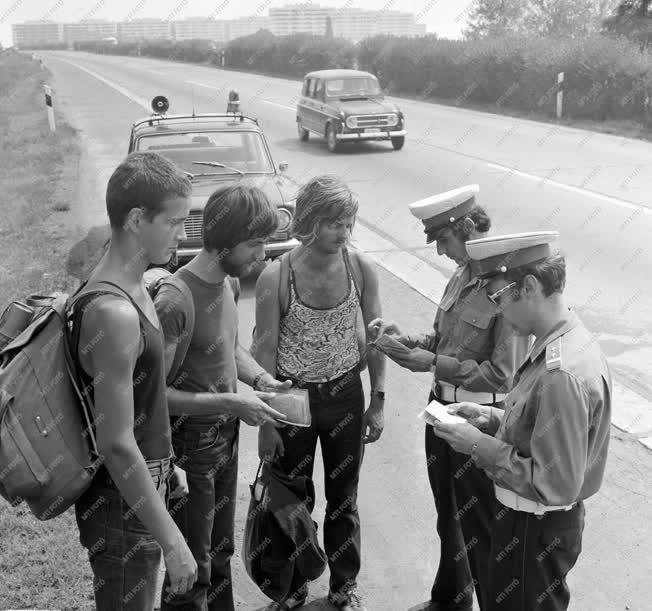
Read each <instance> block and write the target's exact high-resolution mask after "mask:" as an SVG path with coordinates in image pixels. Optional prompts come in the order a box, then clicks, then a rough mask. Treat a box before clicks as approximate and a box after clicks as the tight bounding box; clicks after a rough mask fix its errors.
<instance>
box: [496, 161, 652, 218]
mask: <svg viewBox="0 0 652 611" xmlns="http://www.w3.org/2000/svg"><path fill="white" fill-rule="evenodd" d="M485 165H486V166H487V167H489V168H492V169H494V170H500V171H502V172H507V173H508V174H514V175H515V176H520V177H521V178H526V179H528V180H534V181H536V182H539V183H542V184H546V185H552V186H553V187H557V188H559V189H564V190H565V191H570V192H571V193H576V194H579V195H583V196H585V197H593V198H595V199H599V200H601V201H604V202H607V203H609V204H614V205H616V206H621V207H622V208H628V209H630V210H642V211H643V213H644V214H652V209H650V208H647V207H645V206H642V205H641V204H635V203H633V202H628V201H626V200H624V199H618V198H617V197H612V196H611V195H604V194H603V193H598V192H597V191H590V190H588V189H582V188H581V187H573V186H572V185H567V184H565V183H563V182H557V181H556V180H550V179H549V178H546V177H545V176H537V175H536V174H528V173H527V172H522V171H521V170H515V169H514V168H510V167H508V166H505V165H499V164H497V163H489V162H485Z"/></svg>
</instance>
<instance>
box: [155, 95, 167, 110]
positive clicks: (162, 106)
mask: <svg viewBox="0 0 652 611" xmlns="http://www.w3.org/2000/svg"><path fill="white" fill-rule="evenodd" d="M168 108H170V102H168V99H167V98H166V97H165V96H164V95H157V96H156V97H155V98H154V99H153V100H152V110H153V111H154V112H155V113H157V114H159V115H164V114H165V113H166V112H167V111H168Z"/></svg>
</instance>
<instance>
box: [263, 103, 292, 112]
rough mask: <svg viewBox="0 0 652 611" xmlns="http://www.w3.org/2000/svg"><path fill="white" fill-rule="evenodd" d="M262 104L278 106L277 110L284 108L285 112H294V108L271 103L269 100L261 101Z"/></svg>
mask: <svg viewBox="0 0 652 611" xmlns="http://www.w3.org/2000/svg"><path fill="white" fill-rule="evenodd" d="M261 102H263V103H264V104H271V105H272V106H278V107H279V108H285V109H287V110H291V111H293V112H294V111H295V110H296V108H293V107H292V106H286V105H285V104H279V103H278V102H271V101H270V100H261Z"/></svg>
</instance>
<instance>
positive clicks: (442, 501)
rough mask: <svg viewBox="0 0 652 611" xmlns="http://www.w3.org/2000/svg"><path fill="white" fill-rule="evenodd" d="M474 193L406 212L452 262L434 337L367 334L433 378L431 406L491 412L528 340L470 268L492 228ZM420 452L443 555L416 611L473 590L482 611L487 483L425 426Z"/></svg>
mask: <svg viewBox="0 0 652 611" xmlns="http://www.w3.org/2000/svg"><path fill="white" fill-rule="evenodd" d="M478 191H479V188H478V186H477V185H470V186H467V187H462V188H460V189H455V190H453V191H448V192H446V193H442V194H439V195H436V196H433V197H429V198H427V199H424V200H422V201H419V202H416V203H414V204H412V205H411V206H410V211H411V212H412V214H413V215H414V216H416V217H417V218H419V219H421V220H422V221H423V224H424V227H425V233H426V236H427V243H428V244H431V243H432V242H437V253H438V254H439V255H440V256H442V255H443V256H447V257H448V258H450V259H452V260H453V261H455V262H456V263H457V265H458V267H457V269H456V270H455V273H454V274H453V276H452V278H451V279H450V281H449V283H448V285H447V286H446V289H445V291H444V295H443V298H442V300H441V303H440V304H439V307H438V309H437V314H436V317H435V323H434V331H433V332H432V333H430V334H427V335H405V334H403V333H402V332H401V330H400V329H399V328H398V326H397V325H395V324H385V323H384V322H383V321H382V320H380V319H376V320H374V321H372V322H371V323H370V325H369V327H370V331H371V332H372V333H373V332H375V333H376V334H377V335H378V336H380V335H381V334H383V333H386V334H390V335H391V336H392V337H394V338H395V339H397V340H398V341H399V342H401V343H402V344H404V346H407V347H408V348H409V349H410V350H409V351H401V350H393V349H391V348H387V349H386V350H387V351H386V354H387V355H388V356H389V357H390V358H391V359H392V360H394V361H395V362H396V363H398V364H399V365H401V366H402V367H405V368H407V369H409V370H411V371H426V372H427V371H431V372H432V373H433V380H432V390H431V392H430V398H429V401H431V400H433V399H437V400H438V401H439V402H441V403H451V402H455V401H473V402H475V403H479V404H483V405H496V404H497V403H499V402H500V401H502V400H503V399H504V397H505V393H506V392H507V391H508V390H509V389H510V387H511V384H512V378H513V375H514V372H515V371H516V369H517V368H518V366H519V365H520V364H521V362H522V361H523V360H524V358H525V354H526V351H527V340H526V339H525V338H518V337H516V336H515V334H514V332H513V329H511V328H510V327H509V326H508V325H506V324H505V322H504V321H503V319H502V317H501V316H500V313H499V312H498V310H497V308H496V306H495V305H493V304H492V303H491V302H490V301H489V299H488V298H487V292H486V289H485V282H484V281H482V280H480V279H479V278H478V277H477V275H476V274H475V273H474V271H473V269H472V267H471V266H470V265H469V263H468V255H467V252H466V247H465V243H466V241H467V240H469V239H472V238H478V237H481V236H483V235H486V232H487V231H488V230H489V228H490V226H491V221H490V219H489V217H488V216H487V214H486V212H485V211H484V209H483V208H481V207H480V206H479V205H477V203H476V195H477V193H478ZM425 446H426V461H427V463H426V464H427V468H428V478H429V480H430V487H431V489H432V492H433V495H434V498H435V506H436V508H437V532H438V534H439V538H440V541H441V553H440V560H439V568H438V571H437V576H436V578H435V581H434V584H433V586H432V591H431V596H430V600H428V601H427V602H425V603H423V604H422V605H419V606H417V607H415V608H413V611H415V610H417V609H422V610H430V611H438V610H445V611H452V610H470V609H472V607H473V591H474V587H475V591H476V595H477V597H478V601H479V603H480V607H481V608H482V609H484V595H483V585H484V581H486V572H487V558H488V554H489V540H490V538H489V523H490V519H491V513H490V512H491V508H492V506H493V502H494V492H493V486H492V484H491V481H490V480H489V479H488V478H487V476H486V475H485V474H484V472H483V471H482V470H481V469H478V468H476V466H475V465H474V464H473V463H472V461H470V460H469V457H468V456H465V455H463V454H459V453H458V452H455V451H453V450H452V449H451V448H450V446H449V445H448V444H447V443H445V442H444V441H442V440H441V439H439V438H438V437H436V436H435V434H434V431H433V429H432V427H430V426H428V427H426V432H425Z"/></svg>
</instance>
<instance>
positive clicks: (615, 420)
mask: <svg viewBox="0 0 652 611" xmlns="http://www.w3.org/2000/svg"><path fill="white" fill-rule="evenodd" d="M57 59H58V60H59V61H63V62H66V63H67V64H70V65H71V66H75V67H76V68H78V69H79V70H83V71H84V72H87V73H88V74H90V75H91V76H93V77H95V78H96V79H97V80H99V81H101V82H103V83H104V84H106V85H108V86H109V87H113V88H114V89H115V90H116V91H118V92H119V93H121V94H122V95H124V96H126V97H127V98H129V99H130V100H132V101H133V102H135V103H136V104H140V105H141V106H142V107H143V108H145V109H146V110H148V111H149V110H151V107H150V105H149V102H148V101H147V100H145V99H144V98H141V97H140V96H138V95H137V94H135V93H134V92H132V91H130V90H128V89H127V88H125V87H122V86H121V85H118V84H117V83H114V82H113V81H111V80H109V79H107V78H105V77H103V76H101V75H99V74H97V73H96V72H94V71H92V70H89V69H88V68H84V67H83V66H80V65H79V64H76V63H74V62H71V61H69V60H66V59H61V58H57ZM186 82H188V83H193V84H195V85H201V86H203V87H208V88H210V89H219V88H218V87H214V86H212V85H206V84H205V83H199V82H195V81H186ZM262 101H263V102H265V103H267V104H273V105H275V106H281V107H283V108H290V107H289V106H282V105H281V104H276V103H275V102H270V101H268V100H262ZM291 110H294V109H293V108H292V109H291ZM486 165H488V166H490V167H493V168H495V169H498V170H503V171H507V172H512V173H515V174H517V175H519V176H522V177H524V178H529V179H534V180H537V181H541V180H545V179H543V178H541V177H540V176H534V175H532V174H527V173H526V172H520V171H518V170H513V169H512V168H508V167H506V166H501V165H498V164H493V163H487V164H486ZM546 182H548V183H550V184H553V185H555V186H558V187H560V188H564V189H568V190H571V191H573V192H577V193H581V194H582V195H589V196H591V197H599V198H602V199H604V200H606V201H609V202H610V203H614V204H616V205H619V206H624V207H628V208H633V209H636V210H639V209H641V208H642V206H636V205H635V204H632V203H630V202H625V201H623V200H619V199H616V198H613V197H609V196H606V195H601V194H600V193H595V192H593V191H587V190H585V189H580V188H579V187H570V186H569V185H565V184H563V183H557V182H555V181H546ZM646 210H647V212H648V213H652V210H649V209H646ZM353 245H354V246H355V247H356V248H359V249H360V250H362V251H363V252H367V251H370V252H369V253H368V255H369V257H371V258H372V259H373V260H374V261H376V263H377V264H378V265H380V266H382V267H383V268H385V269H386V270H387V271H388V272H390V273H391V274H393V275H394V276H396V277H397V278H399V279H400V280H402V281H403V282H405V283H406V284H407V285H408V286H410V287H411V288H413V289H414V290H416V291H417V292H418V293H421V294H422V295H423V296H424V297H425V298H426V299H428V300H430V301H432V302H433V305H435V306H436V305H437V303H438V300H439V298H440V297H441V295H442V294H443V292H444V287H445V286H446V283H447V282H448V279H447V278H446V277H445V276H444V275H443V274H441V273H440V272H438V271H437V270H436V269H434V268H433V267H431V266H430V265H428V264H426V263H425V262H424V261H422V260H421V259H419V258H418V257H415V256H414V255H411V254H410V253H407V252H405V251H401V250H398V249H397V248H396V245H394V244H392V243H391V242H389V241H388V240H386V239H385V238H383V237H382V236H380V235H378V234H377V233H375V232H374V231H372V230H371V229H368V228H366V227H364V226H362V225H361V224H358V226H357V227H356V239H355V240H354V242H353ZM381 252H382V254H379V253H381ZM614 391H615V392H614V403H613V413H612V424H613V425H614V426H616V427H618V428H619V429H621V430H624V431H627V432H628V433H631V434H633V435H639V436H641V435H646V434H649V433H650V432H652V404H650V403H649V402H648V401H647V400H646V399H645V398H644V397H642V396H640V395H639V394H637V393H635V392H633V391H632V390H630V389H629V388H626V387H624V386H622V385H621V384H619V383H617V382H616V383H614ZM640 441H641V443H643V444H644V445H645V446H646V447H649V448H650V449H652V437H647V438H646V439H640Z"/></svg>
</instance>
